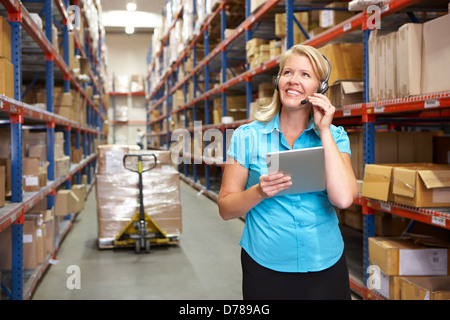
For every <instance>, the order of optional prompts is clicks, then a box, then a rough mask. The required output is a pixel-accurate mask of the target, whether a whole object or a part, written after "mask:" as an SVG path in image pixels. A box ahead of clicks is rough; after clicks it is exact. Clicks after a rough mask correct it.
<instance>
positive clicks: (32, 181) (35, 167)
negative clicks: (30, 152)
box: [22, 158, 41, 191]
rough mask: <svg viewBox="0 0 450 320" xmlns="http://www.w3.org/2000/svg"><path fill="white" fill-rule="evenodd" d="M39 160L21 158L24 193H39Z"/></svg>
mask: <svg viewBox="0 0 450 320" xmlns="http://www.w3.org/2000/svg"><path fill="white" fill-rule="evenodd" d="M39 166H40V160H39V158H23V160H22V176H23V182H22V183H23V190H24V191H39V190H41V186H40V184H39Z"/></svg>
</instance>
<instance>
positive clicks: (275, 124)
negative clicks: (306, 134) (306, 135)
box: [262, 112, 319, 135]
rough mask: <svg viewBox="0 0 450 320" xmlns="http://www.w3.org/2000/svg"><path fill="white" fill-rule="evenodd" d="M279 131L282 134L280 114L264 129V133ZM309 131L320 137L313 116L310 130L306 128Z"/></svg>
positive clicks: (309, 125) (309, 126)
mask: <svg viewBox="0 0 450 320" xmlns="http://www.w3.org/2000/svg"><path fill="white" fill-rule="evenodd" d="M275 129H276V130H278V131H279V132H281V130H280V113H279V112H278V113H277V114H276V115H275V117H274V118H273V119H272V120H270V121H269V122H268V123H267V124H266V126H265V128H264V129H262V133H266V134H268V133H271V132H272V131H273V130H275ZM309 130H314V132H315V133H316V134H317V135H319V131H318V130H317V127H316V124H315V123H314V118H313V117H312V116H311V118H310V119H309V124H308V128H306V130H305V131H309Z"/></svg>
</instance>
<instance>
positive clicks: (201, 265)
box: [32, 181, 361, 300]
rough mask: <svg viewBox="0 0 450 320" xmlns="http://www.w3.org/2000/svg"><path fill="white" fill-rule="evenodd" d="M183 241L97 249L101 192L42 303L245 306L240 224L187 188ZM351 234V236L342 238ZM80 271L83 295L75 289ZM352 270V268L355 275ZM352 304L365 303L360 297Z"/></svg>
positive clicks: (353, 241) (52, 274) (70, 238)
mask: <svg viewBox="0 0 450 320" xmlns="http://www.w3.org/2000/svg"><path fill="white" fill-rule="evenodd" d="M180 188H181V190H180V191H181V192H180V193H181V202H182V206H183V233H182V235H181V237H180V243H179V244H178V245H172V246H161V247H154V250H153V251H152V252H151V253H150V254H139V255H136V254H135V253H134V248H126V249H125V248H122V249H101V250H100V249H98V247H97V213H96V205H97V204H96V197H95V190H92V191H91V193H90V194H89V197H88V200H87V201H86V205H85V209H84V210H83V211H82V212H80V213H79V214H78V215H77V217H76V219H75V221H74V223H73V226H72V230H71V231H70V232H69V233H68V234H67V236H66V238H65V239H64V241H63V242H62V244H61V246H60V249H59V251H58V256H57V258H56V263H55V264H53V265H52V266H51V267H50V268H49V269H48V270H47V272H46V274H45V275H44V277H43V278H42V279H41V280H40V282H39V284H38V286H37V287H36V289H35V291H34V293H33V296H32V299H35V300H47V299H48V300H57V299H63V300H76V299H85V300H103V299H117V300H126V299H133V300H138V299H172V300H183V299H202V300H208V299H217V300H220V299H230V300H233V299H234V300H236V299H237V300H240V299H242V291H241V265H240V246H239V244H238V243H239V240H240V237H241V235H242V231H243V228H244V222H243V221H241V220H238V219H236V220H231V221H227V222H225V221H223V220H222V219H221V218H220V216H219V213H218V208H217V204H216V203H215V202H214V201H212V200H210V199H209V198H207V197H205V196H204V195H202V194H200V193H198V191H197V190H195V189H194V188H192V187H190V186H189V185H187V184H186V183H184V182H183V181H181V183H180ZM343 231H344V230H343ZM352 234H353V235H354V234H355V233H354V232H352V231H351V230H350V232H349V230H347V231H346V232H345V237H344V240H345V242H346V253H347V260H348V264H349V268H350V270H352V269H355V270H352V271H353V272H355V273H358V272H361V271H360V267H356V268H355V267H354V266H355V265H356V266H358V265H359V263H358V262H359V261H352V260H354V259H353V258H352V257H353V256H355V254H354V253H356V257H358V256H361V252H360V251H361V248H360V244H361V239H358V236H353V235H352ZM73 265H75V266H78V267H79V270H80V278H79V279H80V285H81V286H80V287H81V288H80V289H76V288H74V289H69V288H68V285H67V283H68V282H69V284H70V283H75V282H74V281H71V279H73V277H72V275H74V273H73V271H71V269H70V268H69V267H70V266H73ZM352 267H353V268H352ZM353 299H358V297H357V296H353Z"/></svg>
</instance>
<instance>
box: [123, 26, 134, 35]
mask: <svg viewBox="0 0 450 320" xmlns="http://www.w3.org/2000/svg"><path fill="white" fill-rule="evenodd" d="M125 33H126V34H133V33H134V27H133V26H126V27H125Z"/></svg>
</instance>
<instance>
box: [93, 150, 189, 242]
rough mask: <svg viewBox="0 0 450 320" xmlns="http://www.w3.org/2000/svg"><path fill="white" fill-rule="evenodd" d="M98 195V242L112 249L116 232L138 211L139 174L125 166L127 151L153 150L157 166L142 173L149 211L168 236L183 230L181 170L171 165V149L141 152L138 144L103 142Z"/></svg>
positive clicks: (99, 160) (99, 163) (100, 154)
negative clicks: (108, 143)
mask: <svg viewBox="0 0 450 320" xmlns="http://www.w3.org/2000/svg"><path fill="white" fill-rule="evenodd" d="M98 151H99V157H98V170H97V175H96V197H97V215H98V245H99V247H100V248H111V247H112V246H113V241H114V239H115V237H116V235H117V234H118V233H119V232H121V231H122V229H123V228H124V227H125V226H126V225H127V223H128V222H129V221H130V220H131V218H132V217H133V216H134V214H135V213H136V212H138V211H139V200H138V197H139V189H138V179H139V178H138V174H137V173H135V172H131V171H128V170H127V169H125V168H124V166H123V157H124V155H125V154H127V153H141V154H142V153H153V154H155V155H156V157H157V166H156V168H154V169H152V170H150V171H147V172H145V173H143V185H144V188H143V193H144V207H145V211H146V213H147V214H148V215H149V216H150V217H151V218H152V219H153V220H154V221H155V223H156V224H157V225H158V226H159V227H160V228H161V229H162V230H163V231H165V232H166V233H167V236H169V237H178V236H179V235H180V234H181V232H182V220H181V200H180V185H179V183H180V182H179V175H178V171H177V170H175V169H174V168H173V167H172V162H171V154H170V152H169V151H153V150H152V151H151V152H149V151H139V150H137V147H136V146H126V145H123V146H121V145H100V146H99V147H98Z"/></svg>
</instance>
